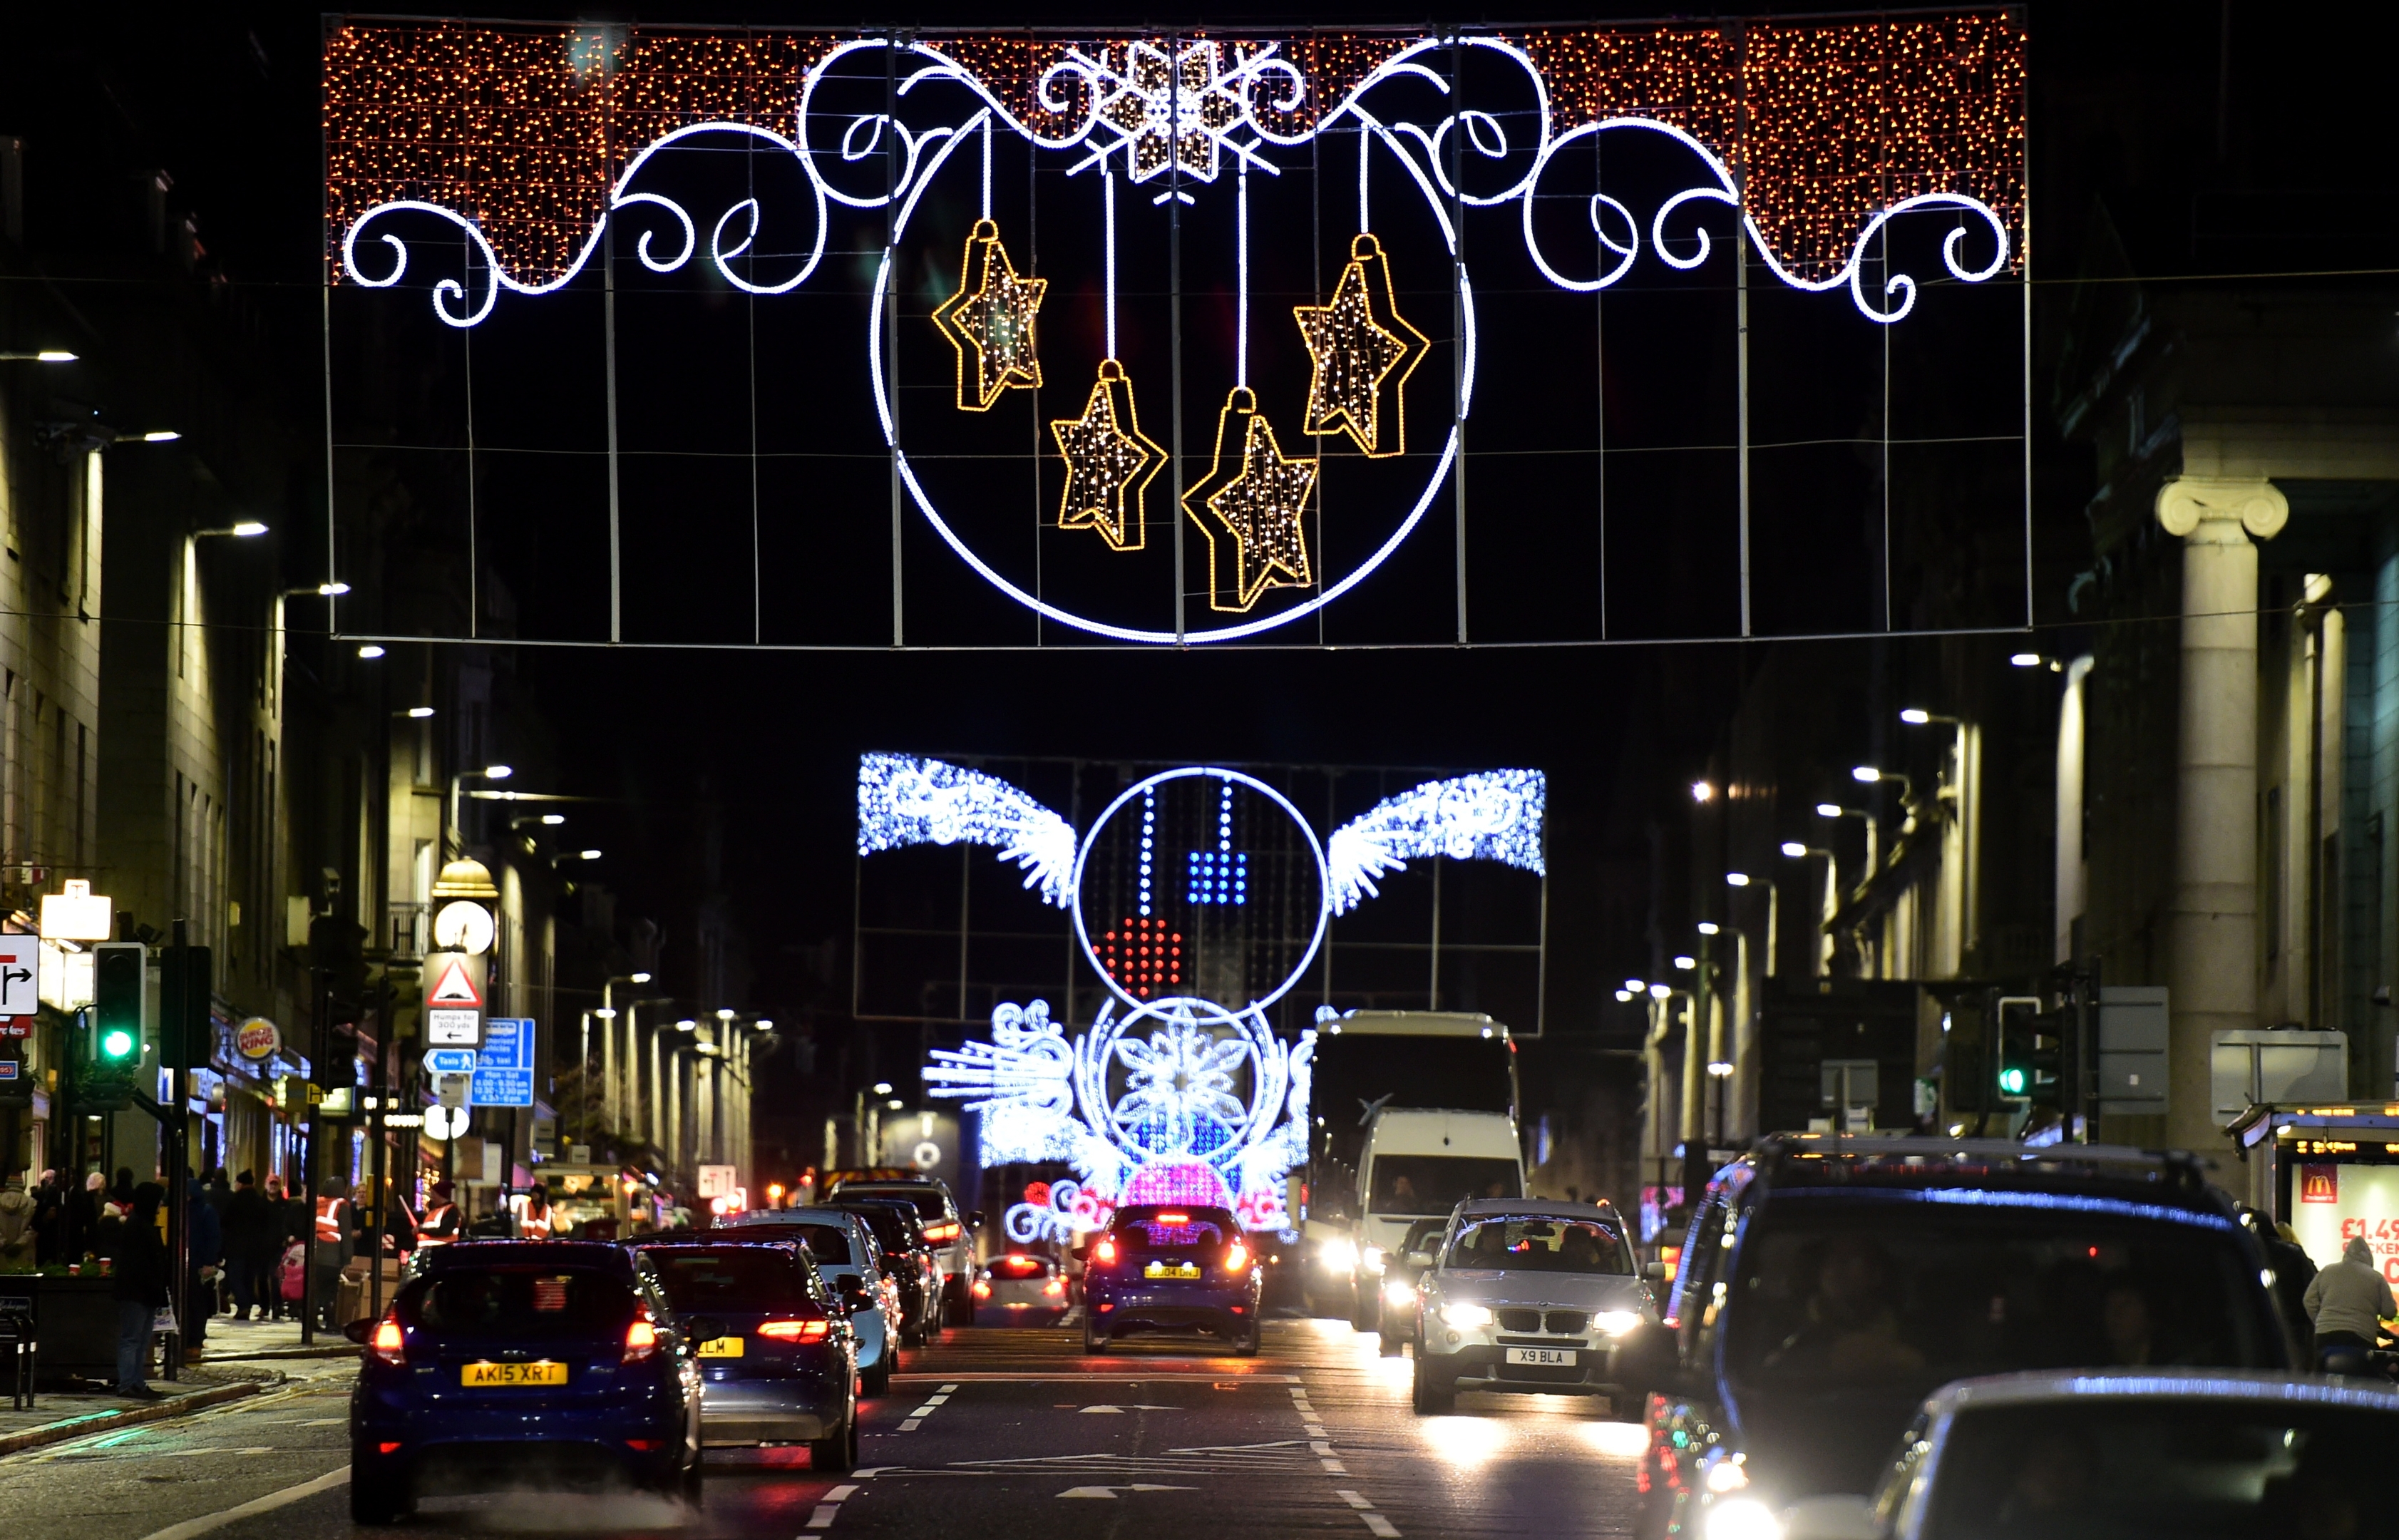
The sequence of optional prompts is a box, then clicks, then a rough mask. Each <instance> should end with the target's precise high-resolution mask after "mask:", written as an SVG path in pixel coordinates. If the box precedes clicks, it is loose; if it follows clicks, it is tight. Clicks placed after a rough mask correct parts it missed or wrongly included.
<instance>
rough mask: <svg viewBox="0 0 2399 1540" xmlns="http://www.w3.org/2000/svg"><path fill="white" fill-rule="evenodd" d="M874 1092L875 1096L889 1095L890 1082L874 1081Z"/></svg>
mask: <svg viewBox="0 0 2399 1540" xmlns="http://www.w3.org/2000/svg"><path fill="white" fill-rule="evenodd" d="M874 1094H875V1095H877V1096H889V1095H890V1094H891V1082H890V1081H888V1080H878V1081H876V1082H875V1083H874Z"/></svg>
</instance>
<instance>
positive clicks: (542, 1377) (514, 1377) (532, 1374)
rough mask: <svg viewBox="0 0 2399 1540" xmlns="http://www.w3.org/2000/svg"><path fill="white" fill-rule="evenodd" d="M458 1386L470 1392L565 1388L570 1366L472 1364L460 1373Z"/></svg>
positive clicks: (556, 1364) (555, 1364) (542, 1363)
mask: <svg viewBox="0 0 2399 1540" xmlns="http://www.w3.org/2000/svg"><path fill="white" fill-rule="evenodd" d="M458 1383H459V1384H460V1385H465V1386H466V1387H467V1388H468V1389H470V1390H493V1389H500V1388H513V1387H516V1386H520V1385H525V1386H531V1385H564V1384H565V1383H566V1366H565V1365H564V1364H562V1363H551V1362H549V1361H548V1360H544V1361H543V1362H540V1363H470V1364H468V1365H467V1366H466V1367H464V1368H462V1369H461V1370H459V1371H458Z"/></svg>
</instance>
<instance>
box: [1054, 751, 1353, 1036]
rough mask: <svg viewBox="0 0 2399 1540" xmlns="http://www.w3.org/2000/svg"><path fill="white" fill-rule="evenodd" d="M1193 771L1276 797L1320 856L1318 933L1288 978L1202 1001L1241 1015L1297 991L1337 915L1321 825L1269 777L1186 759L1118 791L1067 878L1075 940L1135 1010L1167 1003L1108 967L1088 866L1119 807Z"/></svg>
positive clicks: (1149, 1009) (1145, 1011)
mask: <svg viewBox="0 0 2399 1540" xmlns="http://www.w3.org/2000/svg"><path fill="white" fill-rule="evenodd" d="M1193 776H1213V777H1215V778H1216V779H1218V780H1222V781H1231V782H1233V783H1235V784H1236V785H1240V786H1246V787H1248V788H1249V789H1250V790H1253V791H1255V792H1258V793H1259V794H1261V795H1263V796H1265V797H1267V799H1268V800H1270V801H1271V802H1273V803H1274V804H1275V805H1276V806H1278V807H1280V808H1281V809H1282V810H1283V813H1284V815H1285V816H1286V817H1289V818H1290V819H1291V821H1292V822H1293V823H1294V824H1296V825H1298V826H1299V831H1300V832H1301V833H1302V834H1304V835H1306V836H1307V838H1308V854H1309V855H1311V856H1313V857H1315V858H1316V891H1317V895H1318V897H1317V903H1316V933H1315V934H1314V935H1313V936H1310V937H1309V938H1308V950H1307V951H1306V952H1303V953H1302V954H1301V955H1300V959H1299V961H1298V962H1297V963H1294V965H1292V969H1291V973H1290V976H1289V977H1287V978H1286V979H1283V981H1282V982H1281V983H1280V984H1278V985H1276V986H1275V987H1274V988H1273V989H1272V990H1270V991H1268V992H1267V993H1266V994H1264V995H1262V996H1260V997H1259V998H1257V999H1255V1000H1252V1001H1250V1002H1249V1003H1248V1004H1247V1005H1246V1006H1228V1005H1226V1004H1224V1003H1222V1002H1219V1001H1204V1002H1201V1003H1202V1004H1204V1005H1206V1006H1208V1008H1210V1009H1212V1010H1223V1011H1226V1012H1227V1013H1228V1014H1231V1015H1236V1016H1238V1015H1240V1013H1241V1012H1242V1011H1244V1010H1264V1009H1265V1008H1266V1007H1267V1006H1271V1005H1273V1004H1274V1003H1275V1002H1276V1001H1278V1000H1280V999H1281V998H1282V997H1283V996H1284V995H1286V994H1288V993H1291V990H1292V986H1293V985H1294V984H1296V983H1298V982H1299V980H1300V979H1301V977H1302V976H1304V975H1305V974H1306V973H1307V972H1308V965H1309V964H1311V963H1313V962H1315V961H1316V953H1317V952H1318V951H1319V950H1321V948H1322V947H1323V945H1324V927H1325V925H1326V924H1327V923H1328V922H1329V921H1330V920H1331V918H1332V915H1333V872H1332V870H1331V868H1329V867H1328V866H1327V865H1326V864H1325V860H1324V842H1323V841H1321V840H1319V839H1318V838H1317V837H1316V831H1315V829H1314V828H1312V827H1311V826H1310V825H1309V824H1308V819H1307V818H1306V817H1303V816H1302V815H1301V813H1300V811H1299V809H1298V808H1297V807H1296V806H1294V804H1293V803H1292V800H1291V799H1290V798H1289V797H1286V796H1284V795H1283V794H1282V793H1281V792H1280V791H1278V790H1275V789H1274V788H1273V787H1271V786H1268V785H1267V783H1266V782H1264V781H1262V780H1260V779H1258V778H1257V777H1255V776H1245V775H1243V774H1241V773H1240V771H1239V770H1219V769H1213V768H1211V767H1208V766H1205V765H1186V766H1184V767H1183V768H1181V769H1179V770H1161V771H1159V773H1158V774H1157V775H1155V776H1152V777H1149V778H1148V779H1147V780H1141V781H1135V782H1134V783H1133V784H1132V785H1131V786H1128V787H1126V788H1125V789H1124V790H1122V791H1120V792H1118V794H1117V800H1116V801H1114V802H1112V803H1110V804H1108V805H1107V806H1106V807H1105V808H1104V809H1102V810H1101V813H1100V816H1099V817H1096V818H1094V819H1092V820H1091V832H1089V833H1087V834H1085V835H1084V836H1083V843H1082V844H1081V846H1080V847H1079V848H1078V849H1077V850H1076V852H1075V874H1074V876H1073V878H1072V879H1071V880H1070V881H1069V883H1068V884H1067V891H1068V893H1070V894H1071V895H1072V896H1073V898H1074V914H1075V943H1076V945H1078V946H1079V947H1081V948H1082V949H1083V957H1084V960H1085V961H1087V962H1089V963H1090V964H1091V971H1092V972H1093V973H1096V974H1098V975H1099V976H1100V982H1102V983H1104V984H1105V985H1106V986H1107V987H1108V993H1111V994H1113V995H1115V996H1116V997H1117V998H1118V999H1119V1000H1121V1001H1123V1002H1124V1003H1125V1004H1126V1005H1127V1006H1130V1007H1132V1010H1133V1011H1134V1012H1136V1013H1137V1014H1140V1015H1145V1016H1146V1015H1151V1014H1154V1011H1153V1007H1154V1006H1159V1005H1164V1004H1166V1003H1167V1002H1166V1001H1162V1000H1160V1001H1148V1000H1140V999H1136V998H1134V997H1133V996H1132V995H1131V994H1128V993H1125V990H1124V986H1122V985H1121V984H1118V982H1117V980H1116V976H1115V975H1114V974H1112V973H1110V972H1109V971H1108V970H1107V968H1106V967H1105V966H1103V965H1102V964H1101V962H1100V954H1099V951H1098V949H1097V948H1095V947H1093V946H1092V945H1091V926H1090V925H1088V924H1087V923H1085V921H1084V919H1083V869H1084V867H1085V866H1087V865H1088V864H1089V863H1090V861H1091V849H1092V847H1093V846H1094V845H1096V844H1098V843H1099V838H1100V831H1101V830H1103V829H1105V828H1106V827H1107V826H1108V820H1109V819H1110V818H1113V817H1116V816H1117V810H1118V808H1121V807H1122V806H1124V804H1127V803H1129V802H1131V801H1132V799H1133V798H1135V797H1138V796H1140V795H1141V794H1142V793H1143V792H1145V791H1149V790H1155V789H1156V788H1158V787H1159V786H1162V785H1164V784H1165V783H1166V782H1168V781H1172V780H1184V779H1187V778H1188V777H1193Z"/></svg>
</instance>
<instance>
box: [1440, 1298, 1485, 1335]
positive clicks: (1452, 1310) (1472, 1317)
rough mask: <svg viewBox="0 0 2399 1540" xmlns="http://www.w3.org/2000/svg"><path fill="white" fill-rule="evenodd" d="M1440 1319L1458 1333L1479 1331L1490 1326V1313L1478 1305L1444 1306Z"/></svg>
mask: <svg viewBox="0 0 2399 1540" xmlns="http://www.w3.org/2000/svg"><path fill="white" fill-rule="evenodd" d="M1441 1318H1442V1319H1443V1321H1445V1322H1447V1323H1448V1324H1449V1325H1451V1326H1454V1327H1456V1328H1457V1329H1458V1330H1459V1331H1482V1330H1483V1329H1484V1327H1486V1326H1489V1325H1490V1324H1491V1312H1490V1311H1488V1310H1486V1309H1484V1307H1483V1306H1481V1305H1479V1304H1444V1305H1443V1306H1442V1307H1441Z"/></svg>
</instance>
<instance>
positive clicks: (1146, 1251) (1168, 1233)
mask: <svg viewBox="0 0 2399 1540" xmlns="http://www.w3.org/2000/svg"><path fill="white" fill-rule="evenodd" d="M1263 1288H1264V1285H1263V1283H1262V1281H1261V1280H1260V1278H1259V1277H1258V1265H1257V1259H1256V1257H1255V1256H1254V1254H1253V1253H1252V1252H1251V1250H1250V1245H1249V1242H1248V1241H1246V1240H1244V1239H1242V1238H1241V1227H1240V1224H1239V1223H1237V1222H1235V1220H1234V1218H1233V1216H1232V1213H1231V1212H1230V1211H1229V1210H1227V1209H1200V1208H1176V1207H1171V1206H1168V1205H1163V1204H1156V1203H1136V1204H1127V1205H1126V1206H1125V1207H1123V1208H1121V1209H1118V1210H1117V1211H1116V1216H1115V1217H1114V1218H1113V1219H1111V1220H1110V1221H1109V1222H1108V1227H1107V1228H1106V1229H1105V1230H1103V1231H1101V1232H1100V1234H1099V1236H1097V1238H1095V1239H1094V1240H1093V1241H1092V1242H1091V1249H1090V1250H1089V1251H1088V1252H1087V1253H1086V1254H1085V1258H1084V1263H1083V1351H1084V1352H1086V1353H1097V1352H1100V1351H1102V1350H1103V1349H1104V1348H1105V1347H1106V1346H1107V1344H1108V1342H1109V1339H1111V1338H1114V1337H1121V1336H1126V1335H1129V1334H1131V1333H1132V1332H1135V1331H1205V1332H1208V1333H1211V1334H1212V1335H1214V1336H1217V1337H1220V1338H1222V1339H1224V1341H1225V1343H1226V1344H1227V1345H1228V1346H1229V1347H1230V1348H1231V1349H1232V1350H1233V1352H1234V1353H1235V1354H1236V1355H1238V1356H1240V1357H1242V1358H1248V1357H1250V1356H1251V1355H1252V1354H1254V1353H1255V1352H1257V1350H1258V1303H1259V1299H1260V1296H1261V1293H1262V1290H1263Z"/></svg>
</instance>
